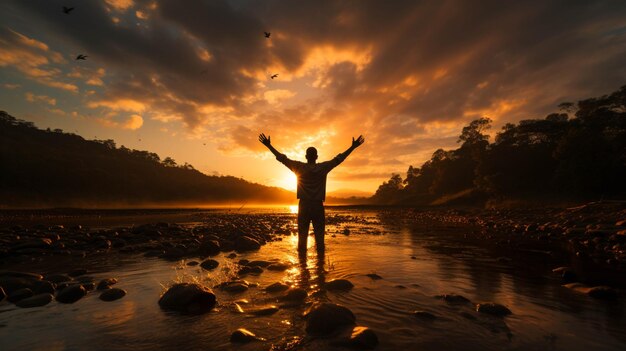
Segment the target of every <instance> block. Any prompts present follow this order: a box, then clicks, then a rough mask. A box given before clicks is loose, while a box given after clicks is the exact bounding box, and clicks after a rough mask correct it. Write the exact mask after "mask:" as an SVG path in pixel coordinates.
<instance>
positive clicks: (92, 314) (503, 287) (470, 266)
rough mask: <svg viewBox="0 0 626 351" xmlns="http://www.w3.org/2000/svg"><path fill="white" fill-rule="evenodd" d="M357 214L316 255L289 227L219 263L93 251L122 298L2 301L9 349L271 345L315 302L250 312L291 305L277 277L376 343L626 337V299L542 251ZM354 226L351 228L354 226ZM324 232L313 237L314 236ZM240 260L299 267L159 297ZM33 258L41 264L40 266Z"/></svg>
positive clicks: (588, 343)
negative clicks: (492, 251) (344, 312)
mask: <svg viewBox="0 0 626 351" xmlns="http://www.w3.org/2000/svg"><path fill="white" fill-rule="evenodd" d="M294 207H295V211H296V212H297V206H292V207H290V209H289V210H290V211H291V212H292V213H293V211H294ZM329 212H330V213H336V211H329ZM350 215H353V216H361V217H365V216H368V218H373V219H372V221H369V222H367V224H362V222H361V223H359V222H358V221H355V222H354V223H353V222H350V223H344V224H343V225H336V226H335V225H329V226H328V233H327V236H326V247H327V250H326V253H325V254H321V255H318V254H317V253H316V251H315V250H314V249H310V250H309V251H308V253H307V255H306V257H299V256H298V255H297V253H296V250H295V248H296V245H297V235H290V234H287V235H286V236H284V237H283V238H284V239H283V240H281V241H276V242H272V243H268V244H267V245H266V246H264V247H263V248H262V249H261V250H260V251H258V252H253V253H245V254H237V257H235V258H232V259H231V258H227V257H226V256H227V255H228V253H226V254H224V253H221V254H219V255H218V256H216V257H213V258H214V259H216V260H217V261H219V263H220V264H219V267H218V269H215V270H214V271H205V270H203V269H202V268H200V267H198V266H188V265H187V264H186V263H187V262H188V261H189V260H182V261H180V262H167V261H163V260H160V259H155V258H144V257H142V256H121V257H118V256H116V255H109V256H104V257H103V256H101V257H92V258H88V259H85V261H83V262H80V263H79V264H80V267H85V268H87V269H88V270H89V271H90V272H93V274H92V275H93V276H94V277H96V278H97V279H100V278H106V277H116V278H118V279H119V283H118V285H117V286H119V287H120V288H123V289H126V290H127V291H128V295H127V296H126V297H124V298H123V299H122V300H119V301H114V302H102V301H100V300H98V298H97V294H94V293H91V294H89V295H88V296H87V297H85V298H83V299H82V300H80V301H78V302H76V303H75V304H72V305H62V304H58V303H54V302H53V303H51V304H49V305H47V306H45V307H43V308H39V309H18V308H16V307H15V306H13V305H9V304H7V303H6V302H5V303H2V304H0V324H2V325H4V327H1V328H0V336H1V337H0V340H1V341H0V342H1V347H0V348H1V349H2V350H12V349H21V350H24V349H45V348H46V346H47V345H48V346H50V347H51V348H59V347H60V348H61V349H94V348H95V349H103V350H104V349H107V350H108V349H122V350H124V349H128V350H130V349H133V350H155V349H161V350H165V349H178V350H188V349H211V350H233V349H237V350H240V349H241V350H267V349H269V347H270V345H271V344H272V343H280V342H281V340H284V339H285V338H289V337H292V336H301V337H302V336H304V325H305V321H304V320H303V318H302V313H303V311H304V310H305V308H306V305H303V306H282V307H281V308H280V310H279V311H278V312H277V313H275V314H273V315H271V316H264V317H259V316H252V315H250V314H246V313H245V311H250V310H253V309H255V308H261V307H264V306H268V305H279V306H280V305H281V301H280V300H278V299H277V297H278V296H279V294H272V293H268V292H266V291H265V287H267V286H268V285H270V284H272V283H275V282H284V283H288V284H291V285H295V286H299V287H302V288H304V289H306V290H307V291H308V295H309V297H308V298H307V301H306V303H307V304H311V303H315V302H320V301H330V302H334V303H339V304H342V305H344V306H346V307H348V308H349V309H351V310H352V311H353V312H354V314H355V316H356V318H357V323H358V325H363V326H367V327H370V328H372V329H373V330H375V331H376V333H377V334H378V337H379V339H380V345H379V346H378V348H377V349H378V350H407V349H416V350H417V349H419V350H422V349H423V350H502V349H516V350H528V349H533V350H543V349H556V348H558V349H567V350H590V349H593V350H619V349H625V347H626V328H625V326H626V325H625V322H624V312H625V311H624V306H623V305H620V304H614V305H609V304H607V303H606V302H603V301H597V300H593V299H590V298H588V297H587V296H584V295H578V294H576V293H573V292H571V291H569V290H568V289H565V288H563V287H561V286H560V285H559V282H558V280H556V279H555V278H553V277H551V276H550V275H548V274H545V267H543V266H541V264H538V263H537V262H534V261H528V262H515V261H513V262H509V263H502V262H498V261H497V260H496V259H495V258H491V257H490V256H489V255H488V253H487V252H486V251H485V250H482V249H479V248H476V247H468V246H465V245H461V244H459V243H457V242H455V241H446V239H445V238H446V237H447V236H449V235H452V234H454V235H461V234H462V231H463V229H462V228H448V229H442V228H406V227H401V226H398V225H397V223H395V222H394V221H393V220H386V219H385V218H384V217H379V216H377V215H376V213H362V212H351V213H350ZM294 220H295V218H294ZM372 222H375V223H372ZM347 227H349V228H350V231H349V232H350V233H349V235H344V234H343V233H347V232H345V231H344V230H345V229H346V228H347ZM314 242H315V240H314V239H313V237H312V236H311V237H310V238H309V247H313V245H314ZM240 259H248V260H269V261H271V260H277V261H280V262H288V263H290V264H291V267H290V268H288V269H287V270H285V271H284V272H278V271H271V270H265V271H264V272H263V273H262V274H260V275H246V276H245V277H243V279H245V280H246V281H248V282H249V283H251V284H253V285H254V284H255V283H256V284H258V287H252V288H250V289H249V290H247V291H244V292H242V293H236V294H231V293H226V292H224V291H221V290H219V289H215V294H216V295H217V298H218V302H219V304H218V306H217V307H216V309H215V310H213V311H211V312H210V313H207V314H205V315H201V316H181V315H177V314H172V313H165V312H163V311H161V310H160V309H159V308H158V305H157V301H158V299H159V296H160V295H161V294H162V293H163V291H164V289H165V287H166V286H169V285H171V284H172V283H174V282H180V281H195V282H199V283H203V284H206V285H208V286H214V285H216V284H218V283H220V282H223V281H226V280H229V279H231V278H232V277H234V275H235V272H236V270H237V267H238V265H237V262H238V261H239V260H240ZM58 264H59V265H61V267H65V269H67V266H62V263H58ZM22 268H24V267H22ZM27 268H29V269H31V268H32V270H36V269H35V268H36V267H35V266H33V267H27ZM48 269H51V268H48ZM21 270H23V269H21ZM370 273H376V274H378V275H380V276H381V277H382V279H380V280H374V279H372V278H370V277H368V276H367V274H370ZM337 278H344V279H349V280H350V281H351V282H352V283H353V284H354V285H355V287H354V288H353V289H352V290H351V291H349V292H331V291H326V290H324V289H323V286H324V283H325V282H327V281H329V280H331V279H337ZM442 293H456V294H461V295H463V296H465V297H467V298H468V299H470V300H471V301H473V302H484V301H495V302H499V303H503V304H505V305H507V306H508V307H509V308H510V309H511V310H512V311H513V315H511V316H509V317H506V318H505V319H497V318H489V317H485V316H482V315H479V314H478V313H476V312H475V311H474V308H473V306H472V305H448V304H446V303H445V302H443V301H441V300H438V299H435V298H434V295H437V294H442ZM242 299H246V300H248V301H249V302H248V303H243V302H240V303H241V307H242V308H243V310H244V313H243V314H241V313H238V312H237V309H236V307H235V306H236V305H235V301H240V300H242ZM415 310H422V311H427V312H430V313H432V314H434V315H436V316H437V319H436V320H434V321H428V322H425V321H420V320H417V319H416V318H415V317H414V316H413V315H412V312H413V311H415ZM468 316H469V317H468ZM470 317H471V318H470ZM237 328H247V329H249V330H251V331H252V332H254V333H255V334H257V335H259V336H261V337H263V338H266V339H268V341H267V342H261V343H250V344H247V345H243V346H240V345H237V346H236V347H235V346H234V345H233V344H231V343H230V342H229V336H230V334H231V333H232V332H233V331H234V330H236V329H237ZM33 335H37V338H33V337H32V336H33ZM9 336H10V337H9ZM300 347H301V349H303V350H320V349H321V350H334V349H337V350H341V349H338V348H334V347H332V346H331V345H329V342H328V340H308V339H307V341H306V342H305V343H304V344H303V345H301V346H300Z"/></svg>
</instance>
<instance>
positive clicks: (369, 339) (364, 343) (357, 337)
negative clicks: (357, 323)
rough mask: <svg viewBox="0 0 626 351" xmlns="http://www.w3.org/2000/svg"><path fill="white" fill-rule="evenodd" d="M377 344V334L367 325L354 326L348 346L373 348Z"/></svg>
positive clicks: (365, 348) (363, 348)
mask: <svg viewBox="0 0 626 351" xmlns="http://www.w3.org/2000/svg"><path fill="white" fill-rule="evenodd" d="M377 345H378V336H377V335H376V333H374V331H373V330H372V329H370V328H368V327H354V329H352V334H351V335H350V341H349V346H350V347H352V348H355V349H358V350H369V349H373V348H375V347H376V346H377Z"/></svg>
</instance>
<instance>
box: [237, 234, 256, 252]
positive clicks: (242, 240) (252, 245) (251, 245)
mask: <svg viewBox="0 0 626 351" xmlns="http://www.w3.org/2000/svg"><path fill="white" fill-rule="evenodd" d="M260 248H261V244H260V243H259V242H258V241H257V240H256V239H253V238H251V237H249V236H247V235H244V236H241V237H239V238H237V241H236V242H235V250H237V251H238V252H245V251H255V250H258V249H260Z"/></svg>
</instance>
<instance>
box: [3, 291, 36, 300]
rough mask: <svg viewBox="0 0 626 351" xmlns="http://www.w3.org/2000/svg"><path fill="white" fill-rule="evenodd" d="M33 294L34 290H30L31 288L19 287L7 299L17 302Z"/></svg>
mask: <svg viewBox="0 0 626 351" xmlns="http://www.w3.org/2000/svg"><path fill="white" fill-rule="evenodd" d="M31 296H33V291H32V290H30V289H29V288H22V289H17V290H15V291H13V292H12V293H11V294H9V296H8V298H7V300H8V301H9V302H13V303H16V302H18V301H20V300H23V299H26V298H29V297H31Z"/></svg>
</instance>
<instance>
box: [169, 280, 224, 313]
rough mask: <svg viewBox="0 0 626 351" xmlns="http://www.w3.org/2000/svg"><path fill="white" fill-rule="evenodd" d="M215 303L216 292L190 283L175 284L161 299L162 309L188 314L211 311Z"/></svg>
mask: <svg viewBox="0 0 626 351" xmlns="http://www.w3.org/2000/svg"><path fill="white" fill-rule="evenodd" d="M215 303H216V298H215V294H213V292H212V291H211V290H210V289H209V288H207V287H204V286H201V285H198V284H190V283H179V284H175V285H173V286H172V287H171V288H169V289H168V290H167V291H166V292H165V294H163V296H161V298H160V299H159V306H161V308H162V309H164V310H170V311H177V312H181V313H188V314H202V313H206V312H209V311H210V310H211V309H212V308H213V307H214V306H215Z"/></svg>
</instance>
